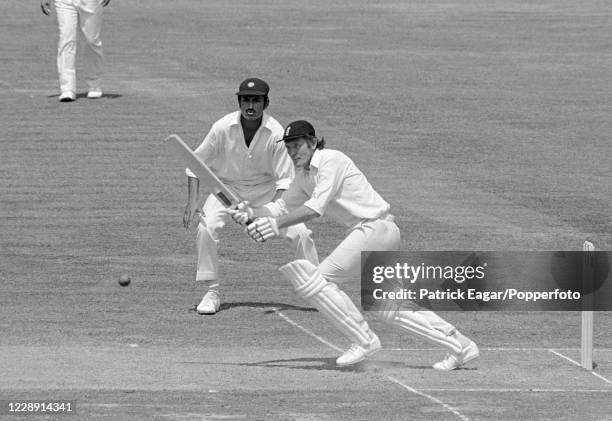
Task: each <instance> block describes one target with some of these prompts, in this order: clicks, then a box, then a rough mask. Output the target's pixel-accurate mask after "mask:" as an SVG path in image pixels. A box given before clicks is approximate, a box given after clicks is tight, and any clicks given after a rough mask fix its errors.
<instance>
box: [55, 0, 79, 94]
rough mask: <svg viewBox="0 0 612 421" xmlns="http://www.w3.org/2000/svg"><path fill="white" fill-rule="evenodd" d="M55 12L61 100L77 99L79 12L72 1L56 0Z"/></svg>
mask: <svg viewBox="0 0 612 421" xmlns="http://www.w3.org/2000/svg"><path fill="white" fill-rule="evenodd" d="M55 14H56V16H57V26H58V29H59V39H58V43H57V72H58V76H59V84H60V90H61V94H60V98H59V99H60V101H62V102H66V101H74V100H75V99H76V95H75V93H76V70H75V61H76V47H77V44H76V42H77V38H76V37H77V34H76V28H77V23H78V18H79V17H78V12H77V10H76V8H75V7H74V4H72V1H67V0H56V2H55Z"/></svg>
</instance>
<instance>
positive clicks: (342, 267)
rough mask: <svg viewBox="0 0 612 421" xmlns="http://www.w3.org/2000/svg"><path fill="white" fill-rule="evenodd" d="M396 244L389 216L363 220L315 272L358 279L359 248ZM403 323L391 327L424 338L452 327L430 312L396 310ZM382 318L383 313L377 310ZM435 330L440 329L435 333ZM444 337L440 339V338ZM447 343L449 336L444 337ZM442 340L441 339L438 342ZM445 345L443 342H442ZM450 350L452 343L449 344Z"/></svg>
mask: <svg viewBox="0 0 612 421" xmlns="http://www.w3.org/2000/svg"><path fill="white" fill-rule="evenodd" d="M399 247H400V231H399V228H398V227H397V225H396V224H395V222H394V221H393V216H391V215H387V216H384V217H382V218H380V219H376V220H367V221H364V222H361V223H360V224H358V225H357V226H356V227H355V228H353V229H352V230H351V231H350V232H349V233H348V235H347V236H346V238H345V239H344V240H343V241H342V242H341V243H340V244H339V245H338V247H336V249H335V250H334V251H332V253H331V254H330V255H329V256H328V257H327V258H326V259H325V260H323V262H321V264H320V265H319V268H318V272H319V273H320V274H321V275H322V276H323V277H324V278H325V279H327V281H329V282H333V283H335V284H341V283H342V282H344V281H346V280H348V279H355V278H356V279H360V275H361V252H362V251H393V250H398V249H399ZM399 315H400V316H401V317H403V318H404V319H405V320H404V323H392V320H385V321H386V322H387V323H390V324H391V325H392V326H394V327H396V328H399V329H400V330H403V331H408V332H410V333H415V334H418V335H420V336H424V337H426V338H431V337H437V336H440V335H442V336H443V337H445V336H447V335H451V334H452V333H453V332H454V331H455V327H454V326H453V325H451V324H450V323H448V322H447V321H446V320H444V319H442V318H441V317H440V316H438V315H437V314H436V313H434V312H433V311H426V310H419V311H402V312H401V313H399ZM378 316H379V317H383V316H384V314H383V312H378ZM407 324H413V325H414V326H416V327H417V328H418V329H414V328H413V329H410V330H408V329H406V328H405V325H407ZM437 332H440V334H438V333H437ZM443 339H444V338H443ZM448 341H449V342H452V341H450V339H449V340H448ZM441 343H442V341H441ZM443 344H444V345H446V344H445V343H443ZM450 345H451V346H449V348H450V349H452V350H454V348H452V345H454V342H453V343H451V344H450Z"/></svg>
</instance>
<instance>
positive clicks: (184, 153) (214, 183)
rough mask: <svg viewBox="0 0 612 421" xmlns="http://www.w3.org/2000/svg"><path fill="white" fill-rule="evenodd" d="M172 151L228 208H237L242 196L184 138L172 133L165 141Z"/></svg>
mask: <svg viewBox="0 0 612 421" xmlns="http://www.w3.org/2000/svg"><path fill="white" fill-rule="evenodd" d="M164 142H165V143H166V145H167V146H168V147H169V148H170V149H171V150H172V152H173V153H174V154H175V155H176V156H177V157H178V158H180V160H181V161H182V162H183V163H184V164H185V166H186V167H187V168H189V169H190V170H191V171H192V172H193V173H194V174H195V175H196V176H197V177H198V179H199V180H200V186H204V187H205V188H206V190H208V191H209V192H210V193H212V194H214V195H215V196H216V197H217V198H218V199H219V201H220V202H221V203H223V205H224V206H225V207H226V208H235V207H236V206H238V204H239V203H240V198H238V196H236V194H235V193H234V192H232V191H231V190H230V189H229V188H228V187H227V186H226V185H225V184H223V182H222V181H221V180H220V179H219V177H217V176H216V175H215V173H214V172H212V170H211V169H210V168H208V165H206V164H205V163H204V161H202V160H201V159H200V157H199V156H197V155H196V154H195V152H193V150H192V149H191V148H190V147H189V146H188V145H187V144H186V143H185V142H183V140H182V139H181V138H180V137H179V136H178V135H175V134H172V135H170V136H168V137H167V138H166V140H165V141H164Z"/></svg>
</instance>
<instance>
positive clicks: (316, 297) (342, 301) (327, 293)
mask: <svg viewBox="0 0 612 421" xmlns="http://www.w3.org/2000/svg"><path fill="white" fill-rule="evenodd" d="M279 271H280V272H281V273H282V274H283V275H284V276H285V277H286V278H287V279H288V280H289V282H291V284H292V285H293V287H294V288H295V290H296V292H297V293H298V295H299V296H300V297H302V298H303V299H304V300H306V301H307V302H308V303H309V304H311V305H313V306H314V307H316V308H317V310H319V311H320V312H321V313H322V314H323V315H325V317H327V318H328V319H329V320H330V321H331V322H332V323H333V324H334V326H336V328H337V329H339V330H340V332H342V334H344V335H345V336H346V337H347V338H349V339H350V340H351V341H353V342H355V343H357V344H359V345H364V346H365V345H368V344H369V343H370V341H371V340H372V336H371V334H370V328H369V327H368V323H367V322H366V321H365V319H364V318H363V315H362V314H361V312H360V311H359V310H358V309H357V307H355V304H353V302H352V301H351V299H350V298H349V297H348V295H346V294H345V293H344V292H343V291H341V290H340V289H339V288H338V286H337V285H336V284H334V283H331V282H327V281H326V280H325V278H324V277H323V276H321V274H320V273H319V272H318V271H317V267H316V266H315V265H313V264H312V263H310V262H309V261H308V260H303V259H300V260H295V261H293V262H291V263H288V264H286V265H284V266H282V267H281V268H279Z"/></svg>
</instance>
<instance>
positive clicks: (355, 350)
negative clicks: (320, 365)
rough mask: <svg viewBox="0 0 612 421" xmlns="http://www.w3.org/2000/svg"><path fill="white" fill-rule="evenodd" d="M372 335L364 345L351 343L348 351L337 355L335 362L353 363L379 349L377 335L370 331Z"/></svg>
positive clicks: (339, 363) (342, 363)
mask: <svg viewBox="0 0 612 421" xmlns="http://www.w3.org/2000/svg"><path fill="white" fill-rule="evenodd" d="M372 336H373V337H374V338H373V339H372V340H371V341H370V343H369V344H368V345H366V346H362V345H357V344H353V345H351V347H350V348H349V349H348V351H346V352H345V353H344V354H342V355H341V356H340V357H338V359H337V360H336V364H337V365H339V366H347V365H353V364H356V363H358V362H360V361H363V360H365V359H366V357H369V356H371V355H374V354H375V353H377V352H378V351H380V350H381V349H382V345H381V344H380V339H378V336H376V335H375V334H374V333H372Z"/></svg>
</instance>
